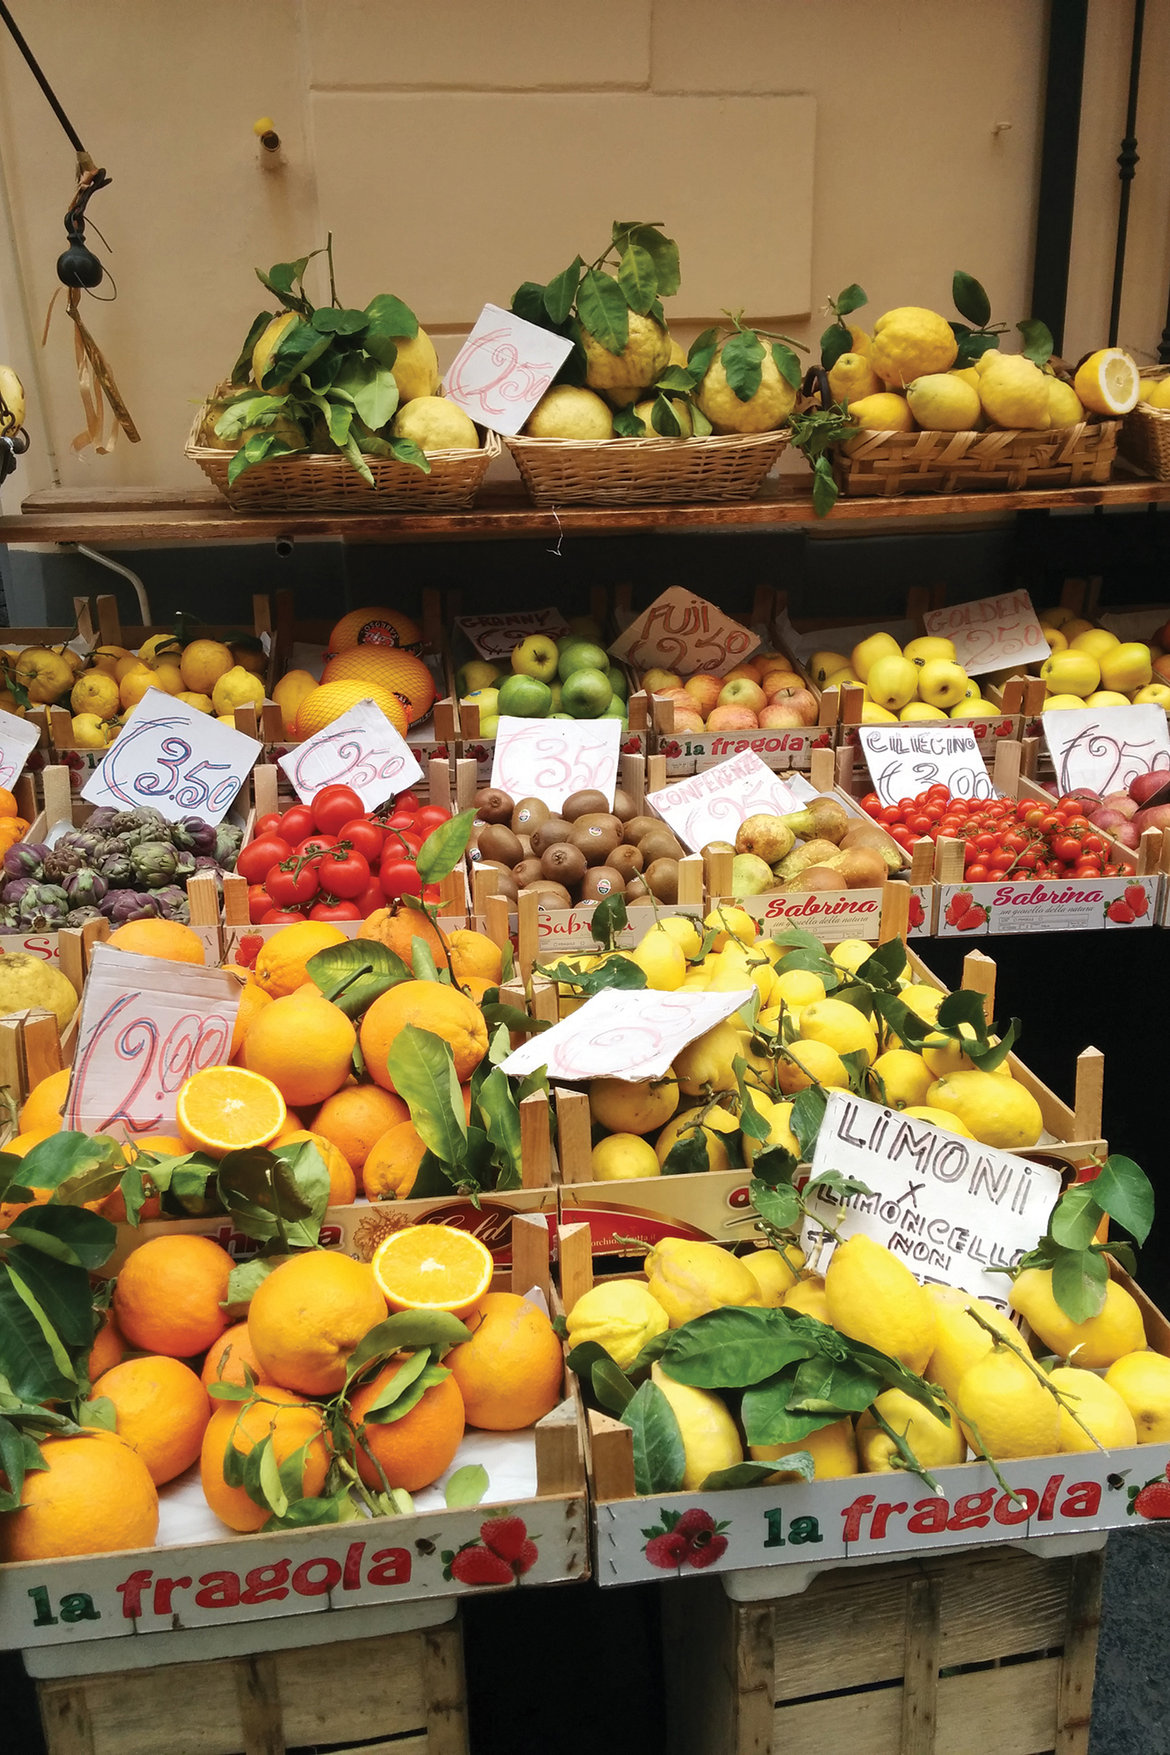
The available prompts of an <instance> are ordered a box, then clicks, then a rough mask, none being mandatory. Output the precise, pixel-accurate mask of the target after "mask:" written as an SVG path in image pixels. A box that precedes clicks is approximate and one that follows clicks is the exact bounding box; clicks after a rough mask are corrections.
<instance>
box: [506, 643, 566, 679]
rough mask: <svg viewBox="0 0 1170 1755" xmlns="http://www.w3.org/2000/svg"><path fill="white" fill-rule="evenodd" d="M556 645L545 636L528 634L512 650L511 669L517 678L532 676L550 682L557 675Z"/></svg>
mask: <svg viewBox="0 0 1170 1755" xmlns="http://www.w3.org/2000/svg"><path fill="white" fill-rule="evenodd" d="M557 656H558V654H557V645H556V641H555V640H550V639H549V637H548V635H547V634H529V636H528V638H527V639H526V640H520V641H519V642H518V643H517V644H516V645H515V646H513V648H512V669H513V670H514V671H515V673H516V674H517V676H534V677H536V678H537V679H538V681H540V682H543V683H547V682H551V681H552V679H553V677H554V676H555V675H556V674H557Z"/></svg>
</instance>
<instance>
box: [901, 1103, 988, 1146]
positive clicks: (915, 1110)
mask: <svg viewBox="0 0 1170 1755" xmlns="http://www.w3.org/2000/svg"><path fill="white" fill-rule="evenodd" d="M902 1114H903V1115H908V1116H910V1117H911V1119H912V1120H914V1121H929V1122H930V1124H931V1126H932V1127H941V1128H942V1129H943V1130H944V1131H945V1132H946V1133H957V1134H958V1136H959V1138H960V1139H964V1140H973V1139H974V1138H975V1135H974V1134H973V1133H972V1132H971V1129H970V1128H969V1127H968V1126H967V1124H966V1122H963V1121H960V1120H959V1118H958V1116H957V1115H948V1114H947V1112H946V1110H945V1109H932V1108H931V1107H930V1105H929V1103H912V1104H911V1105H910V1107H909V1108H908V1109H903V1111H902Z"/></svg>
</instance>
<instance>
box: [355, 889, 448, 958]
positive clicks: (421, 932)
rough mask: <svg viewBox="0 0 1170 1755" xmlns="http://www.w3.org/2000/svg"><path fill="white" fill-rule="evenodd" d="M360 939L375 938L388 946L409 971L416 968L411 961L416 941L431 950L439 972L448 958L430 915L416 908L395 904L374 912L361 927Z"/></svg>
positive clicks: (444, 941)
mask: <svg viewBox="0 0 1170 1755" xmlns="http://www.w3.org/2000/svg"><path fill="white" fill-rule="evenodd" d="M357 936H358V938H372V939H374V940H375V941H376V942H377V943H378V944H381V945H385V946H386V949H387V950H388V951H393V952H394V955H395V956H396V957H401V958H402V961H403V962H404V963H405V964H406V966H407V968H408V969H409V968H411V967H412V966H413V965H412V963H411V957H412V955H413V947H414V941H415V939H416V938H421V939H422V941H423V943H424V944H425V945H428V946H429V947H430V952H431V955H432V957H434V959H435V967H436V968H437V969H441V968H442V967H443V963H444V960H445V958H446V939H445V937H444V935H443V933H442V932H441V931H440V930H439V928H438V927H437V926H436V925H435V923H434V921H433V920H432V919H431V917H430V915H429V914H423V913H421V912H420V910H419V909H417V908H405V907H403V906H401V905H400V904H399V903H397V902H392V903H391V905H390V907H389V908H375V910H374V912H373V913H372V914H368V915H367V916H366V918H365V919H364V920H363V921H362V923H361V925H360V926H359V927H358V929H357Z"/></svg>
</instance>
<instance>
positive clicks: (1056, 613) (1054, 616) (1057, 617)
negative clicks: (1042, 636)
mask: <svg viewBox="0 0 1170 1755" xmlns="http://www.w3.org/2000/svg"><path fill="white" fill-rule="evenodd" d="M1075 614H1076V611H1075V610H1071V609H1069V608H1068V607H1067V605H1066V604H1063V603H1054V604H1053V606H1052V608H1051V609H1041V610H1038V611H1037V620H1038V621H1039V623H1040V625H1041V627H1043V628H1063V627H1064V625H1065V623H1066V622H1071V621H1072V620H1073V618H1074V616H1075Z"/></svg>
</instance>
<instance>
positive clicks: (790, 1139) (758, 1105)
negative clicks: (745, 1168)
mask: <svg viewBox="0 0 1170 1755" xmlns="http://www.w3.org/2000/svg"><path fill="white" fill-rule="evenodd" d="M752 1107H753V1108H754V1109H755V1110H756V1111H757V1112H758V1113H759V1114H760V1115H761V1116H762V1117H763V1119H764V1120H765V1121H766V1122H767V1123H768V1137H767V1138H766V1139H763V1140H754V1139H752V1138H751V1136H750V1135H749V1134H746V1133H745V1134H744V1136H743V1152H744V1157H745V1158H746V1159H747V1161H748V1163H749V1164H754V1163H755V1159H756V1153H757V1152H766V1151H769V1150H770V1149H771V1147H773V1146H782V1147H783V1148H784V1150H785V1151H786V1152H791V1153H792V1154H793V1156H794V1157H796V1158H799V1157H800V1142H799V1141H798V1139H797V1137H796V1135H795V1134H794V1133H793V1131H792V1104H791V1103H777V1102H776V1101H774V1099H773V1098H771V1097H767V1096H765V1095H764V1093H763V1091H753V1092H752Z"/></svg>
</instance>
